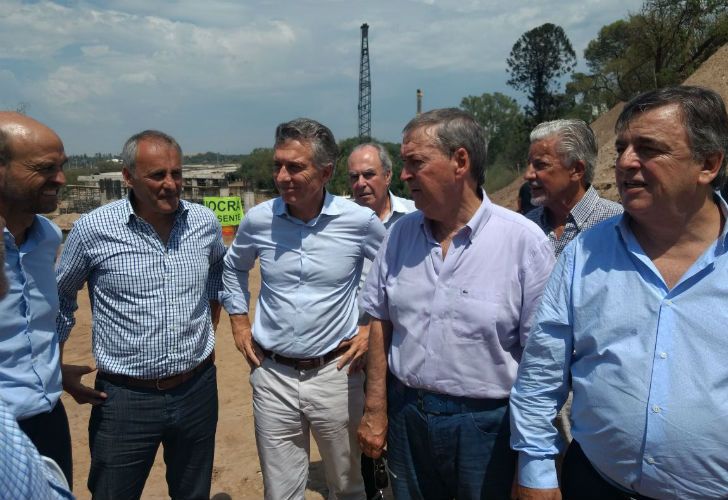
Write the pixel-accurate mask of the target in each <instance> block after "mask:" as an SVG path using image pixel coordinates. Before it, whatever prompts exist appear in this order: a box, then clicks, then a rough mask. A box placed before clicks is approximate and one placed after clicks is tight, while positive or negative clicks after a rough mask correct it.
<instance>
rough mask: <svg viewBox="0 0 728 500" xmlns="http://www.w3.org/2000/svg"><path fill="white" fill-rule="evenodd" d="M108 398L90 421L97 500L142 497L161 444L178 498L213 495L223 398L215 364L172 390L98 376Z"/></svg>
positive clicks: (93, 487)
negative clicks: (214, 465) (219, 417)
mask: <svg viewBox="0 0 728 500" xmlns="http://www.w3.org/2000/svg"><path fill="white" fill-rule="evenodd" d="M96 389H97V390H99V391H104V392H105V393H106V394H107V395H108V397H107V399H106V401H104V402H103V403H102V404H100V405H97V406H94V407H93V409H92V410H91V419H90V421H89V447H90V448H91V470H90V472H89V477H88V489H89V490H90V491H91V493H92V495H93V498H94V499H104V500H105V499H123V500H126V499H138V498H140V497H141V494H142V490H143V489H144V483H145V482H146V480H147V477H148V476H149V471H150V470H151V468H152V465H153V463H154V457H155V455H156V453H157V449H158V448H159V444H160V443H161V444H162V446H163V447H164V462H165V464H166V465H167V487H168V491H169V496H170V498H173V499H202V498H204V499H207V498H209V497H210V483H211V481H212V461H213V458H214V455H215V430H216V427H217V414H218V400H217V379H216V372H215V366H214V365H210V366H209V367H208V368H207V369H205V370H204V371H202V372H201V373H199V374H198V375H196V376H195V377H193V378H192V379H190V380H188V381H187V382H185V383H183V384H181V385H179V386H177V387H175V388H174V389H170V390H167V391H158V390H156V389H141V388H134V387H129V386H125V385H119V384H115V383H112V382H110V381H108V380H104V379H103V378H102V376H97V377H96Z"/></svg>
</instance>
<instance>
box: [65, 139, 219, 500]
mask: <svg viewBox="0 0 728 500" xmlns="http://www.w3.org/2000/svg"><path fill="white" fill-rule="evenodd" d="M121 157H122V164H123V169H122V174H123V176H124V181H125V182H126V184H127V186H128V187H129V196H128V197H127V198H124V199H122V200H119V201H115V202H112V203H109V204H108V205H104V206H102V207H100V208H97V209H96V210H94V211H93V212H91V213H89V214H87V215H85V216H84V217H82V218H81V219H79V220H78V222H76V224H75V225H74V227H73V230H72V231H71V233H70V234H69V236H68V239H67V240H66V245H65V247H64V249H63V254H62V255H61V261H60V263H59V265H58V270H57V279H58V292H59V298H60V313H59V315H58V322H57V323H58V325H57V326H58V336H59V339H60V340H61V342H65V341H66V339H67V338H68V335H69V334H70V332H71V328H72V327H73V325H74V319H73V313H74V311H75V310H76V309H77V307H78V305H77V303H76V294H77V292H78V290H79V289H80V288H81V287H82V286H83V284H84V283H88V290H89V296H90V299H91V308H92V314H93V326H92V337H91V339H92V348H93V354H94V358H95V360H96V366H97V368H98V373H97V375H96V385H95V388H93V389H92V388H90V387H86V386H84V385H83V384H82V383H81V376H82V375H83V374H85V373H88V372H90V371H92V368H91V367H83V366H73V365H63V387H64V389H66V391H67V392H68V393H69V394H71V395H72V396H73V397H74V399H76V401H77V402H79V403H91V404H92V405H93V408H92V409H91V419H90V422H89V447H90V449H91V470H90V471H89V478H88V487H89V489H90V490H91V492H92V493H93V496H94V498H139V497H140V496H141V494H142V489H143V488H144V483H145V481H146V478H147V476H148V475H149V470H150V468H151V467H152V464H153V463H154V457H155V455H156V453H157V449H158V448H159V444H160V443H161V444H162V445H163V446H164V461H165V463H166V465H167V484H168V487H169V496H170V497H172V498H180V499H181V498H186V499H190V498H209V496H210V483H211V478H212V461H213V456H214V452H215V429H216V426H217V414H218V400H217V380H216V375H215V365H214V359H215V356H214V351H213V349H214V346H215V335H214V328H215V325H216V324H217V318H218V317H219V310H220V306H219V303H218V302H217V295H218V293H219V291H220V290H221V289H222V259H223V256H224V254H225V246H224V244H223V242H222V229H221V227H220V223H219V222H218V221H217V217H215V214H213V213H212V212H211V211H210V210H209V209H207V208H206V207H203V206H202V205H198V204H196V203H188V202H186V201H184V200H180V194H181V191H182V150H181V148H180V146H179V144H178V143H177V141H175V140H174V139H173V138H172V137H170V136H168V135H167V134H164V133H162V132H159V131H155V130H146V131H144V132H140V133H139V134H136V135H134V136H132V137H131V138H130V139H129V140H128V141H127V142H126V144H125V145H124V149H123V151H122V154H121ZM62 345H63V344H62Z"/></svg>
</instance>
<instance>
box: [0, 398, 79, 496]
mask: <svg viewBox="0 0 728 500" xmlns="http://www.w3.org/2000/svg"><path fill="white" fill-rule="evenodd" d="M60 481H61V479H60V476H56V474H54V473H53V472H52V471H51V470H50V469H49V468H48V466H47V465H46V464H45V463H44V462H43V460H42V459H41V457H40V455H39V454H38V450H37V449H36V447H35V446H33V443H32V442H31V441H30V439H29V438H28V436H26V435H25V433H24V432H23V431H22V430H20V427H18V423H17V422H16V421H15V416H14V415H13V413H12V412H11V411H10V409H9V408H8V407H7V405H6V404H5V402H4V401H3V400H2V399H0V498H12V499H13V500H24V499H27V500H36V499H42V500H46V499H72V498H73V495H72V494H71V493H70V492H69V491H68V490H67V489H66V488H65V487H64V486H63V485H62V484H61V482H60Z"/></svg>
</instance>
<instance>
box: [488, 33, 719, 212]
mask: <svg viewBox="0 0 728 500" xmlns="http://www.w3.org/2000/svg"><path fill="white" fill-rule="evenodd" d="M683 83H684V84H685V85H698V86H701V87H707V88H709V89H712V90H715V91H716V92H718V93H719V94H720V95H721V97H723V100H724V101H726V103H728V45H724V46H723V47H722V48H721V49H719V50H718V51H717V52H716V53H715V54H713V55H712V56H711V57H710V59H708V60H707V61H705V62H704V63H703V64H702V65H701V66H700V67H699V68H698V69H697V70H696V71H695V73H693V74H692V75H691V76H690V77H689V78H688V79H687V80H685V81H684V82H683ZM623 107H624V103H619V104H617V105H616V106H614V107H613V108H612V109H610V110H609V111H607V112H606V113H604V114H602V115H601V116H600V117H599V118H597V119H596V120H595V121H594V122H593V123H592V124H591V127H592V130H594V134H595V135H596V137H597V141H598V143H599V145H600V147H599V157H598V158H597V167H596V171H595V172H594V183H593V185H594V187H595V188H596V189H597V190H598V191H599V192H600V193H601V195H602V196H604V197H605V198H609V199H611V200H614V201H619V194H618V193H617V188H616V186H615V183H614V161H615V158H616V153H615V151H614V140H615V138H616V137H615V134H614V124H615V123H616V121H617V118H618V117H619V113H620V112H621V111H622V108H623ZM522 183H523V179H522V178H520V177H519V178H518V179H516V180H515V181H513V182H512V183H511V184H509V185H508V186H506V187H504V188H503V189H500V190H498V191H496V192H495V193H488V196H489V197H490V199H491V200H493V202H494V203H497V204H499V205H502V206H504V207H507V208H510V209H512V210H515V209H516V198H517V196H518V188H519V187H520V186H521V184H522Z"/></svg>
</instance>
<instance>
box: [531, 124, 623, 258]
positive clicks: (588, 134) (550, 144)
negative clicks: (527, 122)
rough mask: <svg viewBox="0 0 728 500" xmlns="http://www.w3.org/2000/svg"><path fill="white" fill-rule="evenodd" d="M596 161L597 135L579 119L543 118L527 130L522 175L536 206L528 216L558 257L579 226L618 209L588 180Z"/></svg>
mask: <svg viewBox="0 0 728 500" xmlns="http://www.w3.org/2000/svg"><path fill="white" fill-rule="evenodd" d="M596 161H597V140H596V138H595V137H594V132H592V130H591V128H589V125H587V124H586V123H584V122H583V121H581V120H554V121H550V122H543V123H540V124H538V125H537V126H536V128H534V129H533V131H531V147H530V148H529V150H528V169H527V170H526V173H525V174H524V176H523V178H524V179H525V180H526V181H528V184H529V185H530V186H531V203H532V204H533V205H536V207H537V208H535V209H534V210H531V211H530V212H528V214H526V217H528V218H529V219H531V220H532V221H533V222H535V223H536V224H538V225H539V227H541V229H543V231H544V232H545V233H546V236H548V238H549V241H551V244H552V245H553V246H554V253H555V254H556V257H557V258H558V256H559V255H560V254H561V251H562V250H563V249H564V248H565V247H566V245H567V244H568V243H569V242H570V241H571V240H573V239H574V238H576V236H577V235H578V234H579V233H580V232H582V231H586V230H587V229H589V228H590V227H592V226H594V225H596V224H598V223H600V222H601V221H603V220H604V219H608V218H610V217H611V216H613V215H617V214H621V213H622V205H620V204H619V203H615V202H613V201H609V200H605V199H604V198H600V197H599V194H598V193H597V191H596V190H595V189H594V188H593V187H592V186H591V182H592V179H593V178H594V164H595V163H596Z"/></svg>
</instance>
